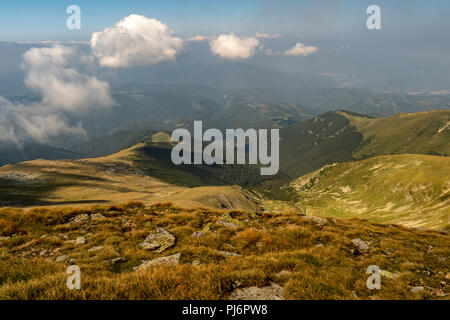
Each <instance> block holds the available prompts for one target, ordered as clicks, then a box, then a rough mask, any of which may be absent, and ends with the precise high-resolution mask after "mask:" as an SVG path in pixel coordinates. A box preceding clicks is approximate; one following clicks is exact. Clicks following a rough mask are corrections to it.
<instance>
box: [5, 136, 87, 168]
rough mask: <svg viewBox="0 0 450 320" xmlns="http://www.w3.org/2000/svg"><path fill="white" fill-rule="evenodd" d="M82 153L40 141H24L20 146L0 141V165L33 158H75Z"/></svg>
mask: <svg viewBox="0 0 450 320" xmlns="http://www.w3.org/2000/svg"><path fill="white" fill-rule="evenodd" d="M78 157H82V154H80V153H77V152H73V151H69V150H65V149H62V148H57V147H52V146H48V145H45V144H41V143H34V142H24V143H23V144H22V146H21V147H17V146H16V145H12V144H5V143H0V166H3V165H5V164H8V163H18V162H22V161H28V160H33V159H48V160H53V159H75V158H78Z"/></svg>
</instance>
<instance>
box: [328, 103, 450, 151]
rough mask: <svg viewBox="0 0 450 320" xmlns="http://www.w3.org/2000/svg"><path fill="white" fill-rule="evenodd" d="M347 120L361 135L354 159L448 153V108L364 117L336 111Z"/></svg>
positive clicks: (449, 147)
mask: <svg viewBox="0 0 450 320" xmlns="http://www.w3.org/2000/svg"><path fill="white" fill-rule="evenodd" d="M337 113H338V114H341V115H343V116H345V117H346V118H347V119H349V120H350V124H351V125H352V126H355V127H356V128H357V130H358V131H359V132H361V133H362V135H363V137H364V141H363V144H362V145H361V146H360V147H359V148H358V149H357V150H355V152H354V156H355V157H356V158H367V157H370V156H374V155H381V154H399V153H418V154H433V155H443V156H448V155H450V111H427V112H417V113H401V114H396V115H394V116H391V117H388V118H375V119H371V118H366V117H360V116H355V115H352V114H349V113H344V112H340V111H338V112H337Z"/></svg>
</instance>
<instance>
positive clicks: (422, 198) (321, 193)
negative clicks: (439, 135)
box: [291, 154, 450, 230]
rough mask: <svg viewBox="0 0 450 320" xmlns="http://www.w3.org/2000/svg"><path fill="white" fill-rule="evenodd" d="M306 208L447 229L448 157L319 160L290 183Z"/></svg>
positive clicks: (449, 226) (449, 197) (449, 205)
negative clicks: (330, 162) (320, 164)
mask: <svg viewBox="0 0 450 320" xmlns="http://www.w3.org/2000/svg"><path fill="white" fill-rule="evenodd" d="M291 186H293V187H294V188H295V189H296V190H297V192H298V194H299V196H300V199H301V200H300V203H301V204H302V205H303V206H305V207H306V211H307V212H308V213H309V214H313V215H318V216H328V217H330V216H333V217H339V218H355V217H356V218H362V219H370V220H371V221H375V222H380V223H399V224H402V225H406V226H411V227H422V228H434V229H446V230H450V158H449V157H439V156H427V155H411V154H404V155H392V156H379V157H374V158H370V159H367V160H363V161H355V162H346V163H340V164H334V165H329V166H325V167H323V168H321V169H319V170H317V171H315V172H312V173H310V174H307V175H304V176H302V177H300V178H298V179H296V180H294V181H293V182H292V183H291Z"/></svg>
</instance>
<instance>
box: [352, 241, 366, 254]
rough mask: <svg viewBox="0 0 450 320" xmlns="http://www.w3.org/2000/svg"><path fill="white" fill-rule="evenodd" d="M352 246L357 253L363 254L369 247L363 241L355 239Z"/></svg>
mask: <svg viewBox="0 0 450 320" xmlns="http://www.w3.org/2000/svg"><path fill="white" fill-rule="evenodd" d="M352 243H353V245H354V246H355V247H356V250H357V251H358V253H365V252H367V251H369V245H368V244H367V242H365V241H364V240H361V239H360V238H356V239H353V240H352Z"/></svg>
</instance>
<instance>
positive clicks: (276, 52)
mask: <svg viewBox="0 0 450 320" xmlns="http://www.w3.org/2000/svg"><path fill="white" fill-rule="evenodd" d="M265 52H266V54H267V55H268V56H271V57H273V56H279V55H280V54H281V52H280V51H273V50H272V49H270V48H269V49H266V51H265Z"/></svg>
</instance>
